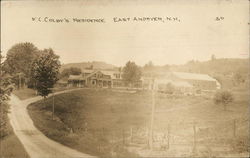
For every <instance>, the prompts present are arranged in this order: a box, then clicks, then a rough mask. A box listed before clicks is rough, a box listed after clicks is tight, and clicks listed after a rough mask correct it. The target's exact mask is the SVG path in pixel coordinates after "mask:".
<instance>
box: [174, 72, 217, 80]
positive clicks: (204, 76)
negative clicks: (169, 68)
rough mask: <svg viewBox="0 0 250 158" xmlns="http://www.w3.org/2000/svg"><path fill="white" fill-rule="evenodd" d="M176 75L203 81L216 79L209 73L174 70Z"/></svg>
mask: <svg viewBox="0 0 250 158" xmlns="http://www.w3.org/2000/svg"><path fill="white" fill-rule="evenodd" d="M173 74H174V75H175V76H177V77H178V78H181V79H187V80H203V81H216V79H214V78H212V77H210V76H209V75H207V74H197V73H187V72H173Z"/></svg>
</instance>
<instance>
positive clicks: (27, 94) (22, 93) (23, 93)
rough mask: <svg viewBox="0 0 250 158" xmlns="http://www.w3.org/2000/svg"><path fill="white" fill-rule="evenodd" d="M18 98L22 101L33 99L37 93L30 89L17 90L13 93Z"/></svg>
mask: <svg viewBox="0 0 250 158" xmlns="http://www.w3.org/2000/svg"><path fill="white" fill-rule="evenodd" d="M13 94H15V95H16V96H17V97H18V98H20V99H21V100H24V99H28V98H32V97H35V96H36V91H35V90H33V89H30V88H23V89H17V90H14V91H13Z"/></svg>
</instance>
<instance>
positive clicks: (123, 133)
mask: <svg viewBox="0 0 250 158" xmlns="http://www.w3.org/2000/svg"><path fill="white" fill-rule="evenodd" d="M122 143H123V145H125V131H124V128H123V129H122Z"/></svg>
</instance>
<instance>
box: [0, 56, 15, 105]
mask: <svg viewBox="0 0 250 158" xmlns="http://www.w3.org/2000/svg"><path fill="white" fill-rule="evenodd" d="M1 53H2V52H0V105H1V106H2V103H3V102H4V101H6V100H8V99H9V95H10V93H11V91H12V90H13V89H14V87H13V84H12V82H11V77H10V76H9V75H8V74H7V73H6V71H5V70H3V63H2V58H3V56H2V55H1Z"/></svg>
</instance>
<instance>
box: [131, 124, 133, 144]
mask: <svg viewBox="0 0 250 158" xmlns="http://www.w3.org/2000/svg"><path fill="white" fill-rule="evenodd" d="M130 142H131V143H132V142H133V127H132V126H131V127H130Z"/></svg>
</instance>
